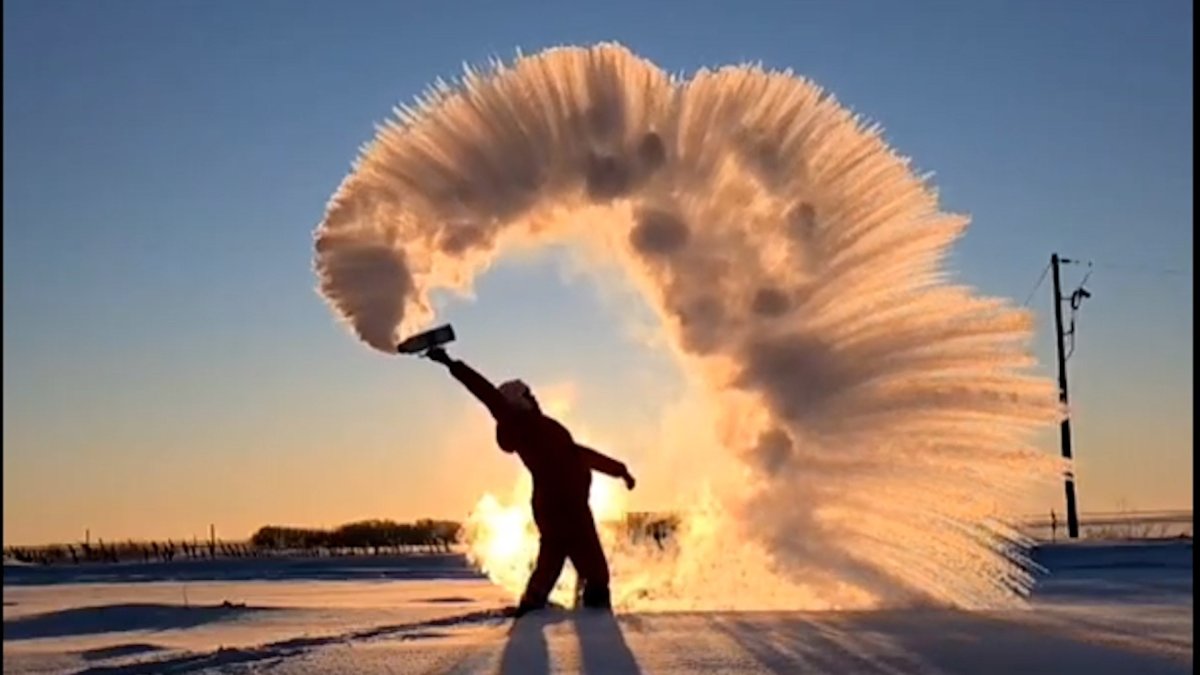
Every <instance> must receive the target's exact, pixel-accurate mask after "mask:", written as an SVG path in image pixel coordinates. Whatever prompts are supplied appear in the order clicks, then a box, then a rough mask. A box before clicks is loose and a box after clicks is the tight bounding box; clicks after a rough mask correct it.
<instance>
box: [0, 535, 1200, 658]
mask: <svg viewBox="0 0 1200 675" xmlns="http://www.w3.org/2000/svg"><path fill="white" fill-rule="evenodd" d="M1038 559H1039V561H1040V562H1041V563H1042V564H1043V565H1045V566H1046V567H1047V568H1048V569H1049V574H1048V575H1046V576H1045V577H1044V578H1043V579H1042V580H1041V582H1040V583H1039V585H1038V587H1037V589H1036V591H1035V595H1034V601H1033V605H1032V607H1031V609H1029V610H1025V611H1006V612H975V613H969V612H958V611H948V610H934V609H925V610H889V611H875V612H853V613H837V612H811V613H805V612H694V613H670V614H623V615H618V616H616V617H610V616H606V615H603V614H591V613H570V612H550V613H547V614H544V615H542V616H536V615H534V616H530V617H527V618H525V619H522V620H521V621H518V622H516V623H513V622H511V621H509V620H506V619H504V618H502V617H501V616H499V614H498V612H497V611H496V608H498V607H500V606H501V605H503V604H504V603H505V601H506V598H505V597H504V596H503V594H502V593H501V592H500V591H499V590H498V589H496V588H495V587H493V586H491V585H490V584H488V583H487V582H486V581H485V580H482V579H479V578H477V577H475V576H474V575H472V574H470V573H469V572H467V571H465V570H464V569H463V568H462V566H461V562H460V561H458V560H456V559H454V558H437V559H434V558H430V559H425V560H414V559H411V558H410V559H371V558H363V559H355V560H348V559H322V560H315V561H314V560H308V561H296V560H276V561H261V560H260V561H253V562H250V561H246V562H242V563H238V562H236V561H231V562H228V563H222V562H220V561H218V562H215V563H214V562H206V563H188V564H181V565H175V566H166V565H158V566H152V567H143V566H129V565H126V566H109V567H91V568H86V569H85V568H82V567H81V568H58V569H27V568H19V567H6V568H5V572H4V574H5V583H4V671H5V672H11V673H33V672H51V673H58V672H81V671H82V672H131V673H139V672H140V673H164V672H170V673H179V672H208V673H244V672H259V671H270V672H272V673H497V672H499V673H543V672H582V673H590V674H593V675H595V674H598V673H638V672H640V673H705V672H713V673H718V672H719V673H973V674H974V673H1013V672H1030V673H1049V672H1054V673H1190V672H1191V670H1192V642H1193V641H1192V621H1193V619H1192V546H1191V542H1190V541H1174V542H1162V543H1125V544H1103V545H1091V544H1070V545H1060V546H1050V547H1044V548H1043V549H1041V550H1040V551H1039V552H1038Z"/></svg>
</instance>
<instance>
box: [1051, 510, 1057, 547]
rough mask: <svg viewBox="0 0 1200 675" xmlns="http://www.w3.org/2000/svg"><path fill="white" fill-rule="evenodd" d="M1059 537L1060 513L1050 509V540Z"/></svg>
mask: <svg viewBox="0 0 1200 675" xmlns="http://www.w3.org/2000/svg"><path fill="white" fill-rule="evenodd" d="M1056 539H1058V515H1057V514H1056V513H1054V509H1050V541H1055V540H1056Z"/></svg>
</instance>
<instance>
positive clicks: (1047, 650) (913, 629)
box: [714, 610, 1191, 675]
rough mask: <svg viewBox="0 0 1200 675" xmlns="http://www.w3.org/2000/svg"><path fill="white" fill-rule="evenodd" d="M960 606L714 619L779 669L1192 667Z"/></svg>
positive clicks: (1103, 670) (981, 672) (1149, 670)
mask: <svg viewBox="0 0 1200 675" xmlns="http://www.w3.org/2000/svg"><path fill="white" fill-rule="evenodd" d="M1022 619H1023V617H1022V615H1021V614H1019V613H1012V614H1006V615H998V614H991V615H989V614H982V613H971V612H964V611H955V610H896V611H881V612H830V613H823V614H804V615H795V614H791V615H787V614H783V615H780V614H775V613H769V612H764V613H755V614H742V615H738V614H727V615H724V616H722V617H720V618H716V619H714V621H715V622H716V623H717V625H718V626H719V627H720V629H721V630H723V631H724V632H725V633H726V634H728V635H729V636H730V637H731V638H732V639H733V640H734V641H735V642H737V643H738V644H740V645H741V646H743V647H744V648H745V649H746V650H747V651H749V652H750V653H751V654H753V655H754V657H755V658H756V659H757V660H758V661H759V662H760V663H761V664H762V665H763V666H764V667H766V668H767V669H769V670H771V671H772V672H775V673H780V674H782V673H795V672H806V673H842V672H855V673H863V674H866V675H899V674H901V673H912V672H936V673H941V674H945V675H953V674H956V673H963V674H970V675H990V674H993V673H995V674H1007V673H1021V672H1061V673H1089V674H1096V675H1105V674H1109V673H1111V674H1113V675H1116V674H1118V673H1144V674H1149V675H1157V674H1162V675H1168V674H1175V673H1180V674H1182V673H1190V672H1191V663H1190V658H1189V659H1186V660H1185V659H1173V658H1170V657H1169V656H1168V655H1166V654H1163V653H1156V652H1153V651H1149V650H1145V651H1143V650H1141V649H1138V648H1136V647H1129V648H1122V647H1121V646H1119V645H1117V644H1115V643H1112V642H1109V643H1108V644H1105V636H1104V635H1102V634H1099V633H1095V632H1091V631H1087V630H1086V629H1084V630H1079V629H1076V628H1074V627H1072V626H1069V625H1059V626H1055V625H1051V624H1048V623H1046V622H1044V621H1036V620H1034V621H1030V620H1022Z"/></svg>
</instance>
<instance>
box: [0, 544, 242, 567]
mask: <svg viewBox="0 0 1200 675" xmlns="http://www.w3.org/2000/svg"><path fill="white" fill-rule="evenodd" d="M255 554H256V551H254V550H253V549H252V548H251V547H250V546H248V545H247V544H244V543H230V542H221V541H217V542H213V541H205V542H196V541H192V542H188V541H173V540H171V539H168V540H167V541H165V542H157V541H152V542H136V541H132V540H131V541H127V542H118V543H112V544H105V543H104V540H103V539H101V540H99V541H98V542H96V543H95V544H91V543H80V544H51V545H49V546H10V547H6V548H5V549H4V556H5V557H6V558H10V559H12V560H16V561H18V562H22V563H29V564H41V565H51V564H56V563H72V564H76V565H78V564H80V563H116V562H144V563H151V562H171V561H173V560H198V559H201V558H243V557H252V556H254V555H255Z"/></svg>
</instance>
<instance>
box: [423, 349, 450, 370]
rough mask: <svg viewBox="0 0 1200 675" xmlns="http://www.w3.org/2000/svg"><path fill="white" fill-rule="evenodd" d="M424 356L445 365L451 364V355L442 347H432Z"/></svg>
mask: <svg viewBox="0 0 1200 675" xmlns="http://www.w3.org/2000/svg"><path fill="white" fill-rule="evenodd" d="M424 356H425V358H427V359H429V360H430V361H436V362H438V363H440V364H442V365H444V366H448V365H450V355H449V354H447V353H446V350H445V349H442V348H441V347H434V348H433V349H430V350H429V351H427V352H425V354H424Z"/></svg>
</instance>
